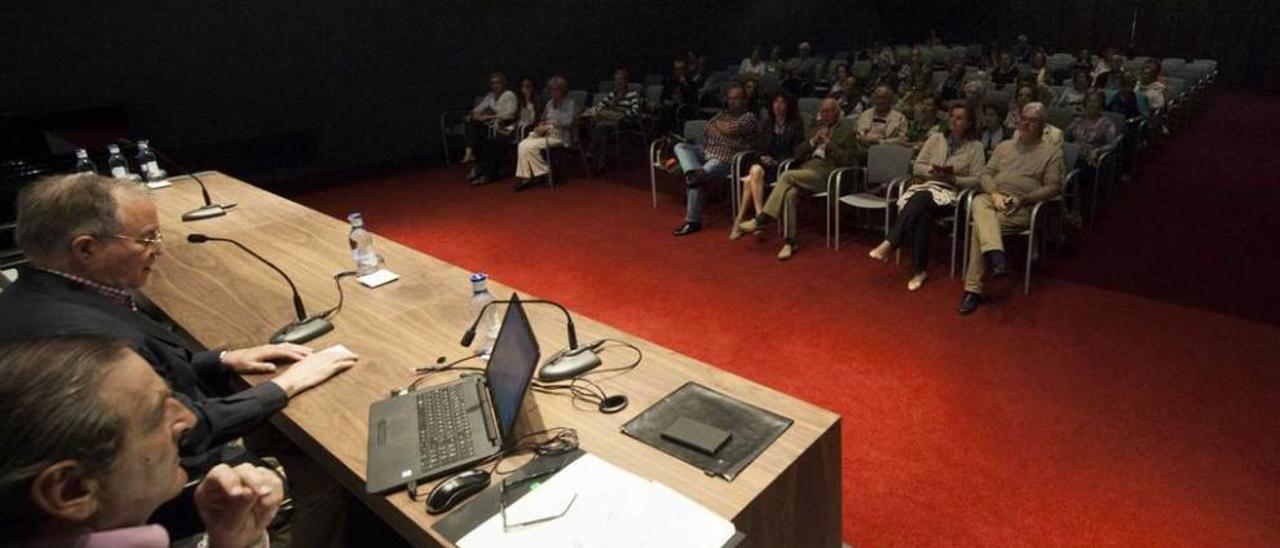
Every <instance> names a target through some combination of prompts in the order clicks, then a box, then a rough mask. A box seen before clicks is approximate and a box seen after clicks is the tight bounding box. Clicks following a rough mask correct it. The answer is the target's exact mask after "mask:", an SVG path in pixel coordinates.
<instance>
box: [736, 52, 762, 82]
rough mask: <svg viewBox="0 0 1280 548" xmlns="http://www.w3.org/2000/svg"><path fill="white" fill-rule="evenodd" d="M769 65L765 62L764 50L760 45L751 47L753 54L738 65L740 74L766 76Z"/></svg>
mask: <svg viewBox="0 0 1280 548" xmlns="http://www.w3.org/2000/svg"><path fill="white" fill-rule="evenodd" d="M768 69H769V65H768V64H767V63H765V60H764V52H763V51H762V50H761V47H760V46H759V45H756V46H753V47H752V48H751V55H750V56H748V57H747V58H745V59H743V60H742V64H740V65H738V75H739V76H748V75H751V76H757V77H759V76H764V75H765V73H766V72H768Z"/></svg>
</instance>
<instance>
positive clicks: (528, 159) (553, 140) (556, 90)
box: [516, 76, 577, 192]
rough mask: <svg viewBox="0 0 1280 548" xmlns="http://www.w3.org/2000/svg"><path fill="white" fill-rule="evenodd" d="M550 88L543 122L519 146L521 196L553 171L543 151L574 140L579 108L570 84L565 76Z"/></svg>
mask: <svg viewBox="0 0 1280 548" xmlns="http://www.w3.org/2000/svg"><path fill="white" fill-rule="evenodd" d="M547 87H548V88H549V89H550V91H551V99H549V100H548V101H547V106H546V107H545V108H544V109H543V111H542V121H541V122H539V123H538V125H536V126H534V127H533V130H532V131H530V132H529V136H528V137H525V138H524V140H522V141H520V144H519V145H517V146H516V179H518V180H517V182H516V191H517V192H518V191H521V190H524V189H526V188H529V187H530V186H533V185H534V184H536V183H537V182H538V181H539V180H541V179H542V178H543V177H545V176H546V175H547V172H549V171H550V166H549V165H547V158H546V156H544V153H543V151H545V150H547V149H548V148H551V147H553V146H559V145H562V144H565V143H568V142H570V141H572V140H573V120H574V116H576V114H577V107H576V105H574V104H573V100H571V99H569V98H568V94H569V81H568V80H565V79H564V77H563V76H556V77H553V78H551V81H550V82H548V83H547Z"/></svg>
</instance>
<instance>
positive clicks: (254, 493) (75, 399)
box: [0, 336, 285, 548]
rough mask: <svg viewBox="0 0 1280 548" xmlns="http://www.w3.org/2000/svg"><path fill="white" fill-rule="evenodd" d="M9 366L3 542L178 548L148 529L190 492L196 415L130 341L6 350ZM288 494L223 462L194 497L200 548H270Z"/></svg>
mask: <svg viewBox="0 0 1280 548" xmlns="http://www.w3.org/2000/svg"><path fill="white" fill-rule="evenodd" d="M0 370H3V371H4V375H3V376H2V377H0V433H2V434H3V437H4V444H3V445H2V446H0V538H3V539H5V544H6V545H11V544H10V543H12V545H17V546H41V547H44V546H67V547H71V546H89V547H93V546H128V547H135V548H138V547H152V548H160V547H167V546H169V544H170V540H171V539H170V538H169V532H168V531H166V530H165V529H164V528H163V527H161V526H159V525H146V523H147V520H148V518H149V517H150V516H151V514H152V513H153V512H155V510H156V508H158V507H159V506H160V505H161V504H162V503H164V502H166V501H168V500H170V499H173V498H176V497H177V496H178V495H179V494H181V493H182V490H183V488H184V486H185V484H186V483H187V479H188V475H187V472H186V471H185V470H183V469H182V467H181V466H180V465H179V459H178V453H179V450H178V445H179V440H180V439H181V438H182V437H183V435H185V434H186V433H187V432H188V431H190V430H191V429H192V428H193V427H194V426H195V424H196V422H197V421H198V419H197V417H196V416H195V415H194V414H192V413H191V410H190V409H188V408H187V406H186V405H184V403H183V402H181V401H179V400H178V399H176V397H175V395H174V393H173V392H172V391H171V389H170V387H169V385H168V383H167V382H165V380H164V379H162V378H160V376H158V375H156V373H155V371H153V370H152V369H151V368H150V367H148V365H147V362H146V361H145V360H143V358H142V357H140V356H139V355H138V354H137V353H135V352H134V351H133V350H130V349H129V346H128V343H126V342H124V341H118V340H115V339H111V338H107V337H97V336H67V337H58V338H40V339H30V340H26V341H20V342H8V343H3V344H0ZM284 496H285V493H284V485H283V481H282V479H281V477H280V476H279V475H277V473H276V472H275V471H273V470H270V469H267V468H258V467H255V466H252V465H249V464H241V465H239V466H236V467H235V468H231V467H229V466H227V465H226V464H219V465H217V466H214V467H213V468H212V469H210V470H209V471H208V473H207V474H206V475H205V476H204V478H203V479H202V480H201V481H200V483H199V485H198V486H197V487H196V489H195V494H194V504H195V507H196V510H197V512H198V513H199V516H200V518H201V521H203V522H204V526H205V527H206V530H207V533H206V536H205V537H204V538H203V539H202V542H201V545H207V546H210V547H215V548H216V547H224V546H225V547H233V548H245V547H261V548H266V547H267V546H268V545H269V543H270V539H268V538H267V533H266V528H267V525H268V524H269V523H271V521H272V519H273V518H274V517H275V515H276V512H277V511H278V510H279V508H280V505H281V503H282V502H283V500H284ZM173 540H178V539H173ZM192 540H193V541H194V540H195V539H192ZM192 544H194V542H193V543H192Z"/></svg>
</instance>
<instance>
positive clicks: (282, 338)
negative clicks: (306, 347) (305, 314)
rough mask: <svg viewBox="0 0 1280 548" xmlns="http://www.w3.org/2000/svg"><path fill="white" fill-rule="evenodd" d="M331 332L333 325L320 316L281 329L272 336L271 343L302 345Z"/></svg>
mask: <svg viewBox="0 0 1280 548" xmlns="http://www.w3.org/2000/svg"><path fill="white" fill-rule="evenodd" d="M330 331H333V323H332V322H330V321H329V320H326V319H324V318H321V317H319V316H317V317H314V318H307V319H305V320H302V321H300V322H293V323H291V324H289V325H286V326H284V327H282V328H280V330H279V331H276V332H275V334H274V335H272V336H271V343H272V344H279V343H294V344H302V343H305V342H307V341H310V340H311V339H314V338H316V337H319V336H321V335H324V334H325V333H328V332H330Z"/></svg>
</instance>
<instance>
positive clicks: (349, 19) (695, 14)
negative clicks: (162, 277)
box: [0, 0, 1277, 177]
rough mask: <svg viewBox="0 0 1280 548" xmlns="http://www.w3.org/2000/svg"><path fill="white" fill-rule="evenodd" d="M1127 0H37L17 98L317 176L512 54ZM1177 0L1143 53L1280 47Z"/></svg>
mask: <svg viewBox="0 0 1280 548" xmlns="http://www.w3.org/2000/svg"><path fill="white" fill-rule="evenodd" d="M1140 1H1141V2H1142V3H1143V4H1148V5H1154V4H1156V2H1154V0H1140ZM1116 4H1117V3H1114V2H1102V1H1079V0H1077V1H1070V2H1068V1H1055V2H1048V1H1043V0H1042V1H1036V2H1026V1H1014V0H998V1H996V2H958V1H948V0H926V1H924V2H915V3H908V4H901V3H888V2H862V1H835V0H825V1H813V2H803V1H794V0H793V1H785V0H759V1H746V0H718V1H710V2H683V3H678V4H677V3H653V2H649V3H645V2H618V1H614V2H600V1H589V0H566V1H550V0H531V1H525V2H512V1H494V0H475V1H470V2H439V1H424V0H419V1H416V2H396V1H386V2H371V3H354V2H353V3H343V2H310V3H304V2H281V1H279V0H261V1H259V2H243V3H227V2H208V1H199V2H197V1H192V0H173V1H169V2H138V1H136V0H134V1H133V2H94V3H70V2H48V1H43V2H31V1H26V0H24V1H23V2H22V3H21V5H15V4H14V3H12V2H6V3H5V4H4V5H3V6H0V19H2V20H3V25H4V29H5V30H4V32H3V33H0V111H5V112H32V111H57V110H67V109H74V108H82V107H85V106H91V105H100V104H123V105H125V106H126V107H127V110H128V112H129V116H130V119H131V123H132V127H133V130H134V135H133V136H134V137H147V138H150V139H151V140H152V141H153V144H155V145H156V146H158V147H159V146H163V147H165V148H169V149H171V150H178V151H187V154H185V156H186V157H187V158H189V159H191V160H192V162H191V163H193V164H195V165H193V166H191V167H193V168H197V169H198V168H215V167H223V166H224V165H225V164H224V163H223V162H231V161H232V160H233V159H234V158H235V157H236V155H238V154H251V153H252V152H253V150H254V149H255V147H256V148H263V147H267V148H269V149H270V150H271V151H275V150H277V149H278V150H280V151H287V150H288V149H289V147H290V146H293V145H297V146H301V147H309V148H311V149H313V150H312V153H311V154H300V155H297V156H296V157H295V158H293V160H294V161H292V162H280V163H281V164H285V165H284V166H283V171H287V172H288V173H287V175H288V176H292V177H305V176H307V175H309V174H314V173H324V172H333V171H337V170H343V169H347V168H355V167H360V166H367V165H372V164H379V163H386V162H395V161H399V160H403V159H407V158H428V157H433V156H435V157H438V156H439V155H440V152H439V151H440V143H439V137H438V134H439V131H438V127H437V124H438V117H439V113H440V111H441V110H442V109H444V108H456V107H458V106H464V105H466V104H468V103H469V101H470V98H471V97H473V96H474V95H475V94H476V93H477V91H480V90H482V89H483V85H484V83H483V78H484V75H485V74H486V73H487V72H488V71H490V70H493V69H495V68H496V69H501V70H504V71H506V72H507V73H508V76H509V77H511V78H516V77H518V76H519V75H523V74H529V75H533V76H536V77H538V78H539V79H545V78H546V77H548V76H550V75H551V74H552V73H553V72H555V73H562V74H564V75H565V76H567V77H568V78H569V79H570V81H571V84H572V86H573V87H575V88H583V89H594V87H595V84H596V83H597V82H598V81H600V80H602V79H606V78H607V77H608V75H609V72H610V70H611V68H612V67H614V66H617V65H627V66H630V67H632V69H633V72H634V73H635V74H637V75H641V74H644V73H646V72H657V71H662V72H665V71H666V67H667V64H668V59H669V58H670V54H671V53H672V52H675V51H682V50H684V49H687V48H688V47H691V46H692V47H696V48H698V49H700V50H702V51H706V52H708V53H710V54H712V57H713V67H720V66H723V65H724V64H725V63H726V62H728V61H730V60H735V59H737V58H740V56H741V55H742V53H744V52H745V51H746V50H747V48H748V47H749V46H750V45H751V44H753V43H759V42H763V43H767V44H771V43H781V44H784V45H785V46H786V47H787V48H788V51H790V50H791V49H792V48H794V45H795V44H796V43H797V42H798V41H800V40H810V41H812V42H813V43H814V44H815V46H816V47H817V48H818V49H819V50H825V51H837V50H841V49H851V48H853V47H861V46H865V45H869V44H871V43H873V42H880V43H895V42H907V41H911V40H914V39H920V38H923V37H924V36H926V35H927V33H928V31H929V29H931V28H938V30H939V31H940V33H941V34H942V36H943V37H944V39H946V40H948V41H957V42H972V41H989V40H990V38H991V37H994V36H999V37H1000V38H1001V39H1002V40H1006V41H1007V40H1009V39H1011V38H1012V37H1013V36H1014V35H1016V34H1018V33H1019V32H1026V33H1027V34H1030V35H1032V36H1033V37H1035V38H1036V39H1037V41H1039V42H1041V43H1045V44H1049V45H1051V46H1055V47H1054V48H1051V49H1059V48H1057V47H1056V46H1058V45H1061V46H1062V48H1067V47H1068V46H1071V47H1074V46H1076V45H1078V40H1085V41H1087V42H1088V43H1089V44H1090V45H1100V44H1102V43H1105V42H1113V43H1114V42H1116V41H1117V40H1119V39H1120V38H1126V39H1127V26H1126V25H1127V23H1128V21H1129V20H1130V15H1131V13H1129V11H1128V10H1127V9H1121V8H1116V7H1114V6H1115V5H1116ZM1159 4H1160V6H1161V10H1160V11H1158V12H1156V13H1157V14H1156V15H1152V16H1151V17H1147V18H1141V19H1140V24H1139V36H1138V43H1139V48H1138V49H1139V51H1156V52H1158V53H1159V54H1161V55H1182V56H1190V57H1200V56H1213V57H1219V58H1222V59H1224V68H1225V69H1232V70H1237V71H1254V72H1250V74H1255V73H1257V74H1261V73H1262V71H1261V70H1259V67H1264V66H1265V67H1269V66H1271V65H1270V63H1273V62H1274V58H1275V53H1274V52H1275V51H1276V49H1277V48H1276V47H1275V37H1274V36H1273V35H1274V34H1275V33H1274V27H1273V26H1271V25H1269V24H1268V22H1273V21H1276V19H1275V18H1274V11H1275V8H1274V7H1273V6H1270V5H1269V4H1276V3H1275V2H1264V1H1261V0H1221V1H1201V2H1197V1H1194V0H1173V1H1169V2H1159ZM1126 5H1127V4H1126ZM1264 10H1266V11H1264ZM1251 52H1252V54H1251ZM1260 52H1266V53H1265V54H1264V53H1260ZM1264 56H1265V57H1266V58H1264ZM1260 79H1261V77H1256V78H1253V80H1259V81H1260ZM1245 80H1246V81H1248V80H1249V79H1248V78H1246V79H1245ZM228 143H231V144H230V145H228ZM264 143H269V144H270V147H268V145H266V144H264ZM219 147H221V148H219ZM215 150H216V151H220V153H219V154H214V153H213V152H211V151H215ZM200 151H205V152H206V154H200V153H199V152H200ZM280 154H281V155H284V153H283V152H282V153H280ZM266 156H267V158H266V160H265V163H267V164H270V163H271V160H272V159H273V158H277V157H278V156H279V155H277V154H276V153H275V152H271V153H269V154H267V155H266ZM295 164H296V165H295ZM276 175H279V174H278V173H277V174H276ZM269 176H270V174H266V175H263V177H269Z"/></svg>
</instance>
